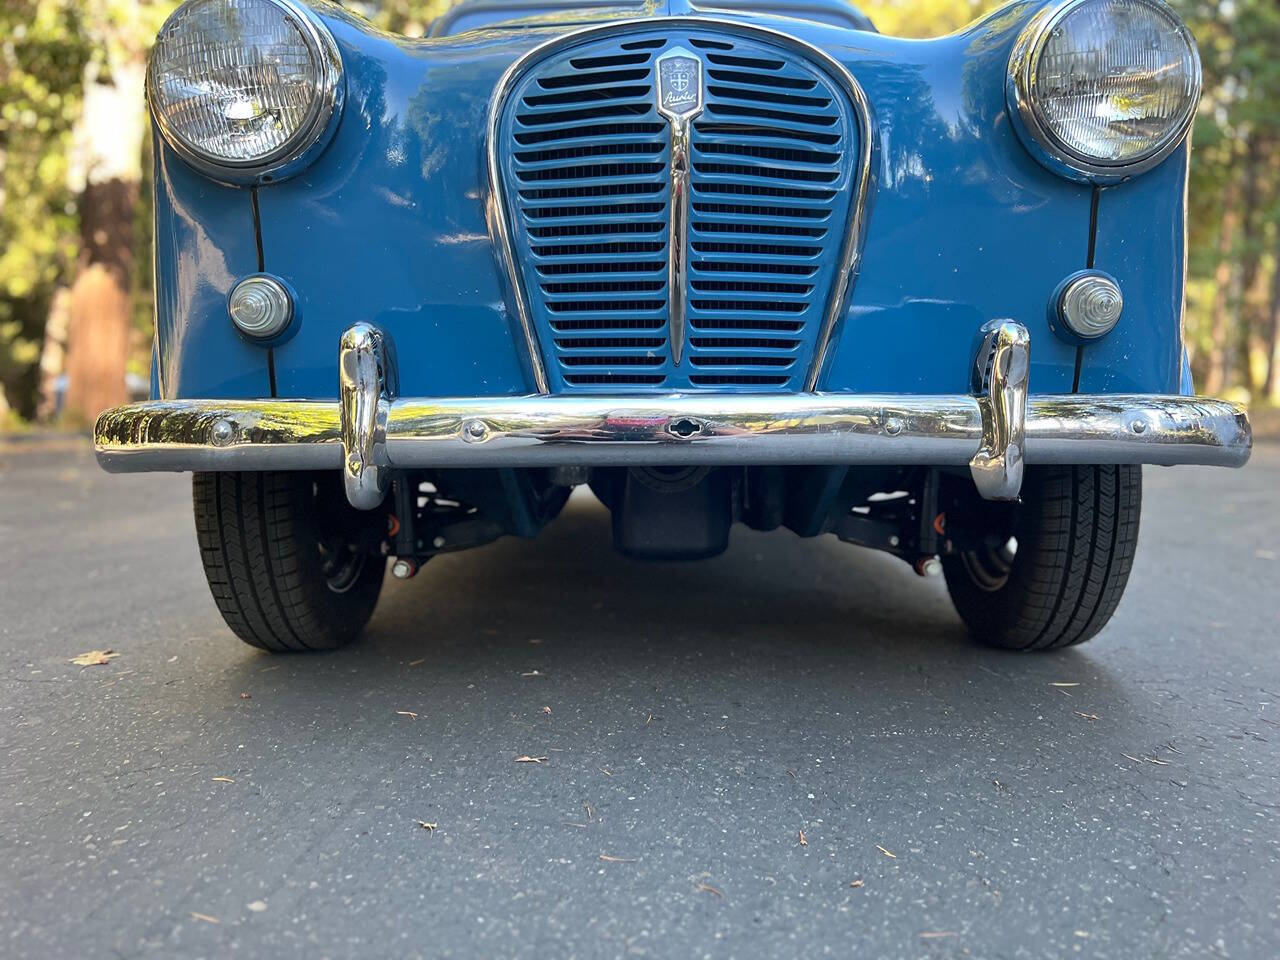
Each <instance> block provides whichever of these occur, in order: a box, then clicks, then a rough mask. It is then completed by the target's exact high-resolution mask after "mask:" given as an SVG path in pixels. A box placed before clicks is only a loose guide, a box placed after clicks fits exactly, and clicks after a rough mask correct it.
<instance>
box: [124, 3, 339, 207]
mask: <svg viewBox="0 0 1280 960" xmlns="http://www.w3.org/2000/svg"><path fill="white" fill-rule="evenodd" d="M202 2H208V0H188V2H187V3H184V4H183V5H182V6H180V7H178V9H177V10H175V11H174V12H173V14H172V15H171V16H170V18H169V20H166V21H165V25H164V26H163V27H161V34H163V32H164V30H165V29H167V28H168V26H169V24H170V22H171V21H172V20H173V19H174V18H175V17H177V16H178V15H179V14H181V13H182V12H183V11H184V10H185V9H187V8H188V7H190V6H192V5H193V4H196V3H202ZM258 2H261V3H264V4H269V5H271V6H275V7H277V8H278V9H279V10H280V12H281V15H282V16H283V17H285V18H288V19H289V20H291V21H293V22H294V23H295V24H296V26H297V28H298V31H299V33H301V35H302V38H303V41H304V42H305V44H306V46H307V48H308V50H309V52H310V53H311V58H312V62H313V63H314V64H315V65H316V68H317V70H318V73H317V76H316V91H317V92H316V96H315V97H314V99H313V100H312V103H311V104H310V107H309V109H308V111H307V114H306V116H305V117H304V118H303V121H302V122H301V123H300V124H299V125H298V128H297V129H296V130H295V131H294V132H293V134H292V135H290V136H289V138H288V139H287V140H286V141H285V142H284V143H282V144H281V145H280V146H278V147H277V148H276V149H274V150H272V151H271V152H270V153H269V154H266V155H264V156H260V157H255V158H253V159H251V160H235V159H230V158H227V157H222V156H219V155H217V154H213V153H209V152H208V151H205V150H202V149H200V148H199V147H198V146H196V145H195V144H192V143H190V142H189V141H188V140H186V139H185V138H184V137H183V136H182V135H181V134H180V133H179V132H178V131H177V130H176V129H175V128H174V126H173V125H172V124H171V123H170V122H169V121H168V118H167V117H166V115H165V112H164V111H163V110H162V109H159V108H158V104H157V100H156V97H157V94H156V89H155V79H154V70H155V60H154V58H152V59H151V61H150V62H149V63H148V64H147V75H146V98H147V107H148V110H149V111H150V114H151V117H152V119H153V121H154V122H155V125H156V128H157V129H158V130H159V131H160V133H161V135H162V136H163V137H164V140H165V143H167V144H168V145H169V147H170V148H171V149H172V150H173V151H174V152H175V153H176V154H178V156H179V157H181V158H182V159H183V160H184V161H186V162H187V163H188V164H190V165H191V166H192V167H194V168H195V169H197V170H199V171H200V172H201V173H204V174H206V175H208V176H210V177H212V178H214V179H216V180H220V181H223V182H228V183H233V184H241V185H243V184H260V183H271V182H274V181H277V180H283V179H286V178H288V177H290V176H292V175H293V174H295V173H297V172H298V171H300V170H302V169H303V168H304V167H306V166H307V165H308V164H309V163H311V161H312V160H314V159H315V157H316V156H317V155H318V154H319V153H320V152H321V151H322V150H323V149H324V148H325V147H326V146H328V144H329V141H330V140H331V139H332V137H333V133H334V131H335V130H336V129H337V127H338V121H339V120H340V119H341V117H342V108H343V104H344V102H345V99H346V76H345V73H344V71H343V66H342V55H341V53H340V52H339V50H338V43H337V41H336V40H335V39H334V37H333V34H332V33H330V31H329V28H328V27H327V26H326V25H325V24H324V22H323V21H322V20H321V19H320V18H319V17H318V16H317V15H316V14H315V12H314V11H312V10H311V9H310V8H309V7H308V6H307V5H306V4H305V3H301V2H297V0H258Z"/></svg>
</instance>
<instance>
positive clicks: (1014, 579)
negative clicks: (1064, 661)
mask: <svg viewBox="0 0 1280 960" xmlns="http://www.w3.org/2000/svg"><path fill="white" fill-rule="evenodd" d="M1141 510H1142V468H1141V467H1139V466H1132V465H1125V466H1093V467H1072V466H1042V467H1028V468H1027V472H1026V477H1025V480H1024V482H1023V487H1022V502H1021V503H1020V504H1019V506H1018V508H1017V511H1016V514H1015V517H1014V523H1013V537H1014V541H1015V542H1016V549H1014V550H1012V551H1011V550H1010V548H1009V543H1008V542H1006V543H995V544H993V545H991V546H988V547H986V548H984V549H978V550H968V551H962V552H958V553H955V554H952V555H950V556H945V557H943V560H942V569H943V572H944V573H945V575H946V580H947V589H948V590H949V591H950V593H951V600H952V602H953V603H954V604H955V607H956V610H957V611H958V612H959V614H960V618H961V619H962V620H963V621H964V622H965V625H966V626H968V628H969V630H970V631H971V632H972V633H973V635H974V637H975V638H976V639H978V640H979V641H981V642H982V643H985V644H988V645H990V646H993V647H1003V648H1005V649H1009V650H1054V649H1058V648H1061V647H1069V646H1072V645H1073V644H1077V643H1083V642H1084V641H1086V640H1088V639H1089V638H1090V637H1093V636H1094V635H1095V634H1097V633H1098V631H1100V630H1101V629H1102V628H1103V627H1105V626H1106V625H1107V621H1108V620H1110V619H1111V615H1112V614H1113V613H1115V610H1116V606H1117V604H1119V602H1120V597H1121V595H1122V594H1123V593H1124V588H1125V585H1126V584H1127V583H1128V581H1129V571H1130V569H1131V568H1132V567H1133V555H1134V550H1135V548H1136V547H1137V543H1138V516H1139V514H1140V513H1141ZM996 539H997V540H998V539H999V538H996Z"/></svg>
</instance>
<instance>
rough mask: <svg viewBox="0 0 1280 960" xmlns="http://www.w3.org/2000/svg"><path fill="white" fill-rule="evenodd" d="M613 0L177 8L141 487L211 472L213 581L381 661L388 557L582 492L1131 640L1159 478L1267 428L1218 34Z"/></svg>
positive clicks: (271, 621) (643, 531) (675, 529)
mask: <svg viewBox="0 0 1280 960" xmlns="http://www.w3.org/2000/svg"><path fill="white" fill-rule="evenodd" d="M598 2H599V4H600V5H597V4H596V3H593V2H584V0H543V2H538V0H471V2H469V3H464V4H462V5H461V6H458V7H456V8H454V9H453V10H452V11H451V12H450V13H449V14H448V15H447V16H446V17H444V18H443V19H442V20H440V21H439V22H437V23H436V24H434V25H433V27H432V29H431V31H430V35H429V36H428V37H426V38H423V39H407V38H404V37H400V36H395V35H390V34H387V33H384V32H380V31H379V30H378V29H376V28H375V27H373V26H372V25H371V24H370V23H368V22H367V21H365V20H363V19H361V18H360V17H359V16H356V15H355V14H353V13H352V12H350V11H348V10H345V9H343V8H342V7H339V6H335V5H332V4H329V3H325V2H321V0H188V2H187V3H185V4H184V5H183V6H181V7H180V8H178V10H177V12H175V13H174V14H173V16H172V17H171V18H170V19H169V21H168V22H167V23H166V24H165V25H164V27H163V29H162V30H161V31H160V35H159V37H158V39H157V41H156V44H155V48H154V51H153V54H152V57H151V61H150V65H149V71H148V103H149V107H150V111H151V117H152V121H153V124H154V127H155V132H156V138H155V142H156V150H155V176H154V183H155V231H156V235H155V274H156V287H155V288H156V294H157V297H156V299H157V309H156V337H155V353H154V365H153V373H152V383H151V393H152V396H151V399H150V400H148V401H146V402H143V403H136V404H130V405H127V406H123V407H119V408H116V409H114V410H109V411H107V412H106V413H104V414H103V415H102V416H101V418H100V419H99V420H98V423H97V426H96V431H95V442H96V450H97V456H98V459H99V461H100V463H101V464H102V466H103V467H105V468H106V469H107V470H111V471H121V472H129V471H144V470H170V471H191V472H193V473H194V475H195V476H194V500H195V517H196V532H197V537H198V540H199V544H200V553H201V557H202V559H203V562H204V567H205V570H206V573H207V574H208V579H209V585H210V587H211V589H212V592H213V596H214V599H215V600H216V602H217V604H218V607H219V609H220V610H221V611H222V613H223V615H224V617H225V618H226V621H227V623H228V625H229V626H230V627H231V629H232V630H233V631H234V632H235V633H236V634H237V635H239V637H240V638H241V639H243V640H244V641H246V642H248V643H250V644H253V645H255V646H257V647H261V648H263V649H266V650H271V651H289V650H315V649H328V648H333V647H337V646H340V645H342V644H345V643H347V642H349V641H351V640H352V639H354V638H355V637H356V636H357V635H358V634H359V633H360V631H361V630H362V629H363V627H364V625H365V624H366V623H367V621H368V619H369V617H370V615H371V614H372V612H373V609H374V605H375V603H376V602H377V598H378V593H379V591H380V589H381V587H382V582H383V578H384V576H385V573H386V571H387V569H388V568H390V570H391V573H392V575H393V576H395V577H400V578H408V577H412V576H414V575H415V574H416V573H417V572H418V570H419V569H420V568H421V567H422V566H423V565H424V564H425V563H426V562H427V561H428V560H430V559H431V558H432V557H434V556H436V555H437V554H440V553H445V552H449V551H455V550H465V549H467V548H470V547H474V546H478V545H480V544H484V543H487V542H489V541H492V540H494V539H496V538H498V537H502V536H506V535H514V536H520V537H533V536H536V535H537V533H538V532H539V531H540V530H541V529H542V528H543V527H544V526H545V525H546V524H548V523H550V522H551V521H552V520H554V519H555V517H556V515H557V514H558V513H559V511H560V510H561V508H562V507H563V506H564V504H565V501H566V499H567V498H568V496H569V494H570V491H571V490H572V489H573V488H574V487H575V486H579V485H587V486H589V487H590V489H591V491H592V492H593V493H594V494H595V495H596V496H597V497H598V498H599V499H600V500H601V501H603V502H604V504H605V505H606V506H607V507H608V509H609V510H610V511H611V515H612V535H613V539H614V543H615V545H616V547H617V549H618V550H620V551H622V552H623V553H625V554H627V555H629V556H632V557H636V558H640V559H644V560H656V561H674V560H694V559H698V558H705V557H711V556H714V555H716V554H718V553H720V552H721V551H723V550H724V549H725V548H726V546H727V545H728V543H729V537H730V530H731V529H732V528H733V526H734V525H735V524H739V523H741V524H745V525H747V526H748V527H751V528H753V529H756V530H774V529H777V528H779V527H785V528H787V529H789V530H791V531H793V532H794V533H795V534H798V535H799V536H802V537H817V536H820V535H824V534H834V535H835V536H836V537H838V538H840V539H841V540H844V541H847V542H849V543H852V544H858V545H861V546H865V547H871V548H874V549H877V550H883V551H887V552H889V553H892V554H894V555H896V556H898V557H900V558H902V559H903V560H904V561H906V562H907V563H909V564H911V565H912V566H913V567H914V568H915V570H916V571H917V572H918V573H920V574H921V575H929V574H939V573H940V574H941V575H943V576H944V577H945V580H946V584H947V587H948V589H949V591H950V594H951V597H952V598H953V600H954V602H955V606H956V609H957V611H958V613H959V615H960V617H961V618H962V619H963V621H964V622H965V624H966V625H967V626H968V627H969V629H970V631H971V632H972V633H973V634H974V636H975V637H976V638H977V639H978V640H980V641H982V642H985V643H988V644H992V645H995V646H999V647H1006V648H1013V649H1021V650H1040V649H1054V648H1061V647H1064V646H1068V645H1071V644H1075V643H1079V642H1081V641H1083V640H1087V639H1089V638H1090V637H1092V636H1094V635H1095V634H1097V633H1098V632H1099V631H1100V630H1101V629H1102V628H1103V627H1104V626H1105V625H1106V623H1107V621H1108V619H1109V618H1110V617H1111V615H1112V613H1113V611H1114V610H1115V608H1116V605H1117V603H1118V602H1119V600H1120V597H1121V594H1122V593H1123V591H1124V588H1125V583H1126V581H1127V579H1128V576H1129V571H1130V567H1131V565H1132V562H1133V557H1134V549H1135V547H1136V544H1137V539H1138V520H1139V513H1140V510H1141V501H1142V464H1184V463H1189V464H1216V465H1221V466H1236V467H1238V466H1241V465H1242V464H1244V462H1245V461H1246V460H1247V459H1248V457H1249V451H1250V445H1251V434H1250V427H1249V422H1248V419H1247V417H1246V415H1245V412H1244V411H1243V410H1242V409H1241V408H1240V407H1238V406H1237V405H1235V404H1232V403H1228V402H1225V401H1222V400H1213V399H1203V398H1199V397H1196V396H1195V395H1194V392H1193V389H1192V386H1191V379H1190V373H1189V370H1188V366H1187V362H1186V354H1185V351H1184V348H1183V334H1182V319H1183V288H1184V282H1185V272H1186V265H1185V260H1186V236H1185V234H1186V191H1187V164H1188V156H1189V153H1190V149H1191V148H1190V144H1189V141H1188V131H1189V129H1190V126H1191V123H1192V118H1193V116H1194V114H1195V111H1196V108H1197V104H1198V101H1199V98H1200V92H1201V71H1200V60H1199V56H1198V53H1197V51H1196V46H1195V42H1194V40H1193V38H1192V36H1191V34H1190V33H1189V32H1188V30H1187V28H1186V26H1185V25H1184V24H1183V23H1182V22H1181V21H1180V20H1179V19H1178V17H1177V16H1176V14H1174V13H1173V12H1172V11H1171V10H1170V9H1169V8H1168V7H1167V6H1166V5H1165V4H1164V3H1162V2H1161V0H1015V2H1013V3H1010V4H1009V5H1007V6H1005V7H1003V8H1001V9H999V10H997V11H996V12H994V13H993V14H991V15H990V16H988V17H986V18H985V19H982V20H980V21H978V22H976V23H974V24H973V25H971V26H970V27H968V28H966V29H964V30H962V31H960V32H958V33H955V34H952V35H950V36H946V37H941V38H938V39H935V40H928V41H919V40H904V39H898V38H894V37H887V36H882V35H880V34H879V33H877V32H876V31H875V28H874V27H873V25H872V24H871V23H870V21H868V20H867V19H866V18H865V17H864V16H862V15H861V14H859V13H857V12H856V11H854V10H852V9H851V8H849V7H847V6H846V5H845V4H844V3H843V2H840V0H761V3H760V5H759V6H756V7H753V8H752V9H746V8H744V7H739V6H736V5H734V4H733V3H732V2H731V0H709V2H706V3H701V4H699V5H696V6H695V5H693V4H691V3H689V2H688V0H646V2H643V3H638V2H635V0H617V2H616V3H613V4H612V5H604V0H598ZM780 575H781V574H780Z"/></svg>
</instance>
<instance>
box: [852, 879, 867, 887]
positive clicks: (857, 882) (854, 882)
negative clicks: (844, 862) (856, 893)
mask: <svg viewBox="0 0 1280 960" xmlns="http://www.w3.org/2000/svg"><path fill="white" fill-rule="evenodd" d="M849 886H851V887H853V889H855V890H857V889H858V888H859V887H862V886H866V881H864V880H861V879H859V880H851V881H849Z"/></svg>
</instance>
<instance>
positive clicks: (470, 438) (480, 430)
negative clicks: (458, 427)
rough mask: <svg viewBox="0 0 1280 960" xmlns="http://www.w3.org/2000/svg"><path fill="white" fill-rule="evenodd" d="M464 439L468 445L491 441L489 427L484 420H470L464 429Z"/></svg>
mask: <svg viewBox="0 0 1280 960" xmlns="http://www.w3.org/2000/svg"><path fill="white" fill-rule="evenodd" d="M462 439H463V440H466V441H467V442H468V443H480V442H482V441H484V440H488V439H489V425H488V424H487V423H485V422H484V421H483V420H468V421H467V422H466V425H465V426H463V428H462Z"/></svg>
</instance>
